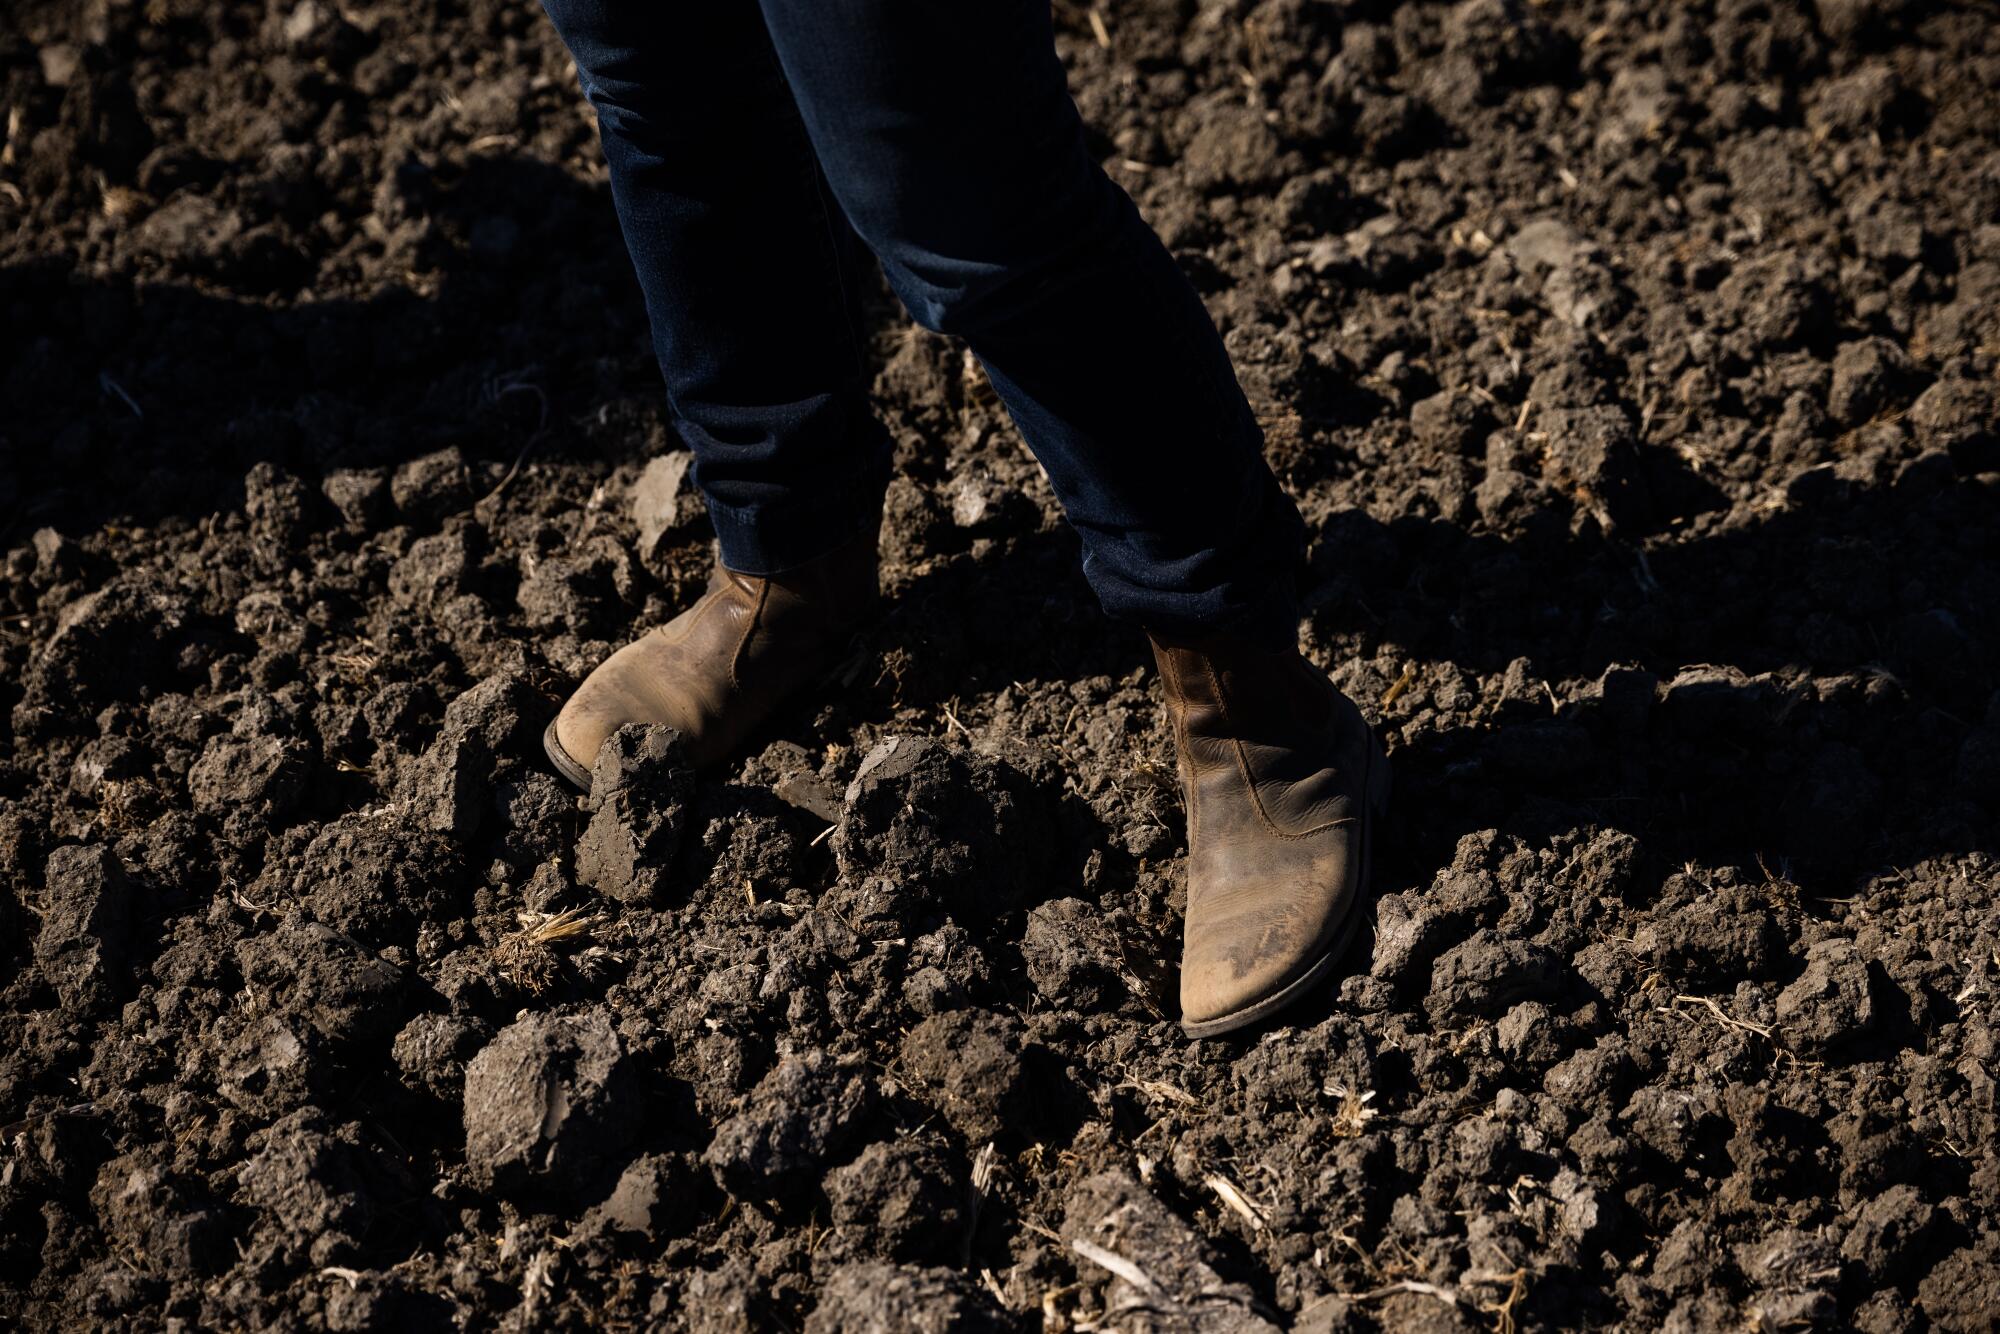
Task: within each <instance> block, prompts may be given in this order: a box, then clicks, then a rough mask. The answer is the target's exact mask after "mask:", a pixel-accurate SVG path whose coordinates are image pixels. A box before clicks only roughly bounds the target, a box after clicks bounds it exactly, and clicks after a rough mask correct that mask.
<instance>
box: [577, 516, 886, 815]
mask: <svg viewBox="0 0 2000 1334" xmlns="http://www.w3.org/2000/svg"><path fill="white" fill-rule="evenodd" d="M879 597H880V590H879V586H878V584H877V582H876V552H875V534H874V532H873V531H872V530H871V531H870V532H869V533H868V534H867V536H866V537H865V538H860V539H856V540H855V541H853V542H850V543H849V544H848V545H846V546H844V547H841V548H839V549H838V550H836V551H833V552H831V553H829V554H827V555H825V556H822V557H820V558H819V559H818V560H815V561H811V562H809V563H807V564H805V565H802V566H799V567H798V568H797V569H793V570H787V571H785V572H784V573H782V574H775V575H770V576H758V575H752V574H739V573H737V572H736V571H734V570H731V569H728V568H726V567H725V566H723V565H722V563H721V562H720V561H717V563H716V566H715V572H714V573H713V574H711V575H710V576H709V581H708V591H707V592H706V593H704V594H703V595H702V597H701V599H700V600H699V601H697V602H696V603H695V604H694V605H693V606H692V607H689V608H688V609H687V610H686V611H684V612H682V613H681V614H680V615H679V616H676V617H675V618H674V619H673V620H671V621H669V622H667V623H666V624H665V625H663V626H661V627H660V628H659V629H657V630H654V631H653V632H652V633H650V634H647V635H644V636H642V637H640V638H638V639H635V640H633V641H632V642H631V643H630V644H627V645H626V646H625V647H624V648H621V649H619V650H618V651H617V652H616V653H614V654H612V655H611V656H610V657H609V658H606V659H605V660H604V661H603V662H602V663H600V664H598V667H597V670H596V671H593V672H592V673H591V674H590V675H589V676H588V677H587V678H585V680H584V682H583V684H582V685H580V686H578V687H577V690H576V693H575V694H574V695H571V696H570V697H569V702H568V703H566V704H564V705H563V707H562V711H561V712H560V713H558V714H557V715H556V720H555V721H554V722H553V723H550V724H549V729H548V731H547V733H546V734H545V735H544V736H543V738H542V742H543V747H544V749H546V750H547V751H548V753H549V759H550V761H551V762H552V763H553V764H554V765H555V767H556V769H557V771H558V772H560V773H561V774H562V775H563V777H565V778H567V779H569V781H570V782H572V783H574V784H576V785H577V786H578V787H581V788H583V789H584V790H585V791H588V790H589V788H590V768H591V764H592V763H593V762H594V761H595V760H596V758H597V748H598V747H599V746H600V745H602V744H603V742H604V739H605V738H606V737H608V736H610V735H611V734H612V733H613V732H615V731H617V730H618V729H619V728H620V727H623V726H625V725H626V724H628V723H665V724H667V725H668V726H670V727H673V728H676V729H678V730H679V732H680V733H681V736H682V737H683V738H684V739H685V740H686V743H687V747H688V756H689V759H690V760H691V761H692V762H693V763H694V764H695V765H697V766H705V765H709V764H713V763H715V762H716V761H717V760H720V759H722V758H723V757H725V756H726V755H728V754H729V753H730V752H731V751H733V750H734V749H735V748H736V747H737V745H738V744H740V743H741V742H742V740H743V739H744V738H745V737H746V736H748V735H749V733H750V732H751V730H752V729H754V728H755V727H756V726H757V725H758V724H759V723H761V722H763V721H764V719H765V718H767V717H769V716H770V714H771V712H772V710H773V709H775V708H777V706H778V705H779V704H780V703H782V702H783V701H784V700H785V698H786V697H787V696H788V695H790V694H791V693H792V692H793V691H795V690H797V689H798V688H799V687H800V686H803V685H805V684H807V683H808V682H809V681H811V680H812V679H813V678H814V677H815V676H817V675H818V674H820V673H822V672H824V671H826V670H827V669H828V668H829V667H830V666H832V664H833V662H834V660H835V658H836V656H837V655H838V653H839V652H840V650H841V648H842V647H843V646H844V645H845V643H846V642H847V638H848V636H849V635H850V634H851V633H852V631H853V630H854V629H855V627H856V626H857V625H858V624H859V623H860V622H861V621H862V620H863V619H865V618H866V617H867V615H868V614H869V612H871V611H872V610H873V609H874V607H875V605H876V602H877V601H878V599H879Z"/></svg>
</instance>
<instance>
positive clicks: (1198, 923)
mask: <svg viewBox="0 0 2000 1334" xmlns="http://www.w3.org/2000/svg"><path fill="white" fill-rule="evenodd" d="M1153 656H1154V657H1155V659H1156V660H1157V661H1158V662H1159V665H1160V679H1161V681H1162V683H1163V684H1164V686H1165V688H1166V703H1167V716H1168V718H1169V720H1170V721H1171V722H1172V723H1173V728H1174V743H1175V746H1176V747H1177V748H1178V750H1179V752H1180V770H1181V791H1182V793H1183V795H1184V797H1185V801H1186V806H1187V833H1188V872H1187V877H1188V878H1187V919H1186V924H1185V927H1184V930H1183V941H1184V943H1183V946H1182V953H1181V1028H1182V1029H1183V1030H1185V1031H1186V1033H1187V1035H1188V1036H1189V1037H1195V1038H1201V1037H1209V1036H1212V1035H1214V1034H1217V1033H1227V1032H1229V1031H1230V1030H1232V1029H1237V1028H1242V1027H1244V1026H1245V1025H1247V1024H1251V1023H1255V1022H1256V1021H1257V1020H1259V1019H1262V1018H1264V1017H1265V1016H1266V1015H1269V1014H1271V1013H1273V1012H1275V1011H1277V1010H1279V1009H1282V1008H1283V1007H1284V1006H1286V1005H1289V1004H1291V1003H1292V1002H1293V1001H1295V1000H1297V999H1298V998H1299V997H1300V996H1302V995H1304V994H1305V993H1306V992H1308V991H1310V990H1311V989H1312V988H1313V987H1314V986H1315V985H1316V984H1318V983H1319V982H1321V981H1322V980H1323V979H1324V978H1325V977H1326V976H1327V974H1328V973H1330V972H1331V971H1332V970H1333V965H1334V962H1335V960H1337V959H1338V958H1339V956H1340V953H1341V951H1342V950H1344V949H1345V948H1346V947H1347V944H1348V942H1349V941H1351V940H1352V939H1353V937H1354V931H1355V928H1356V927H1357V926H1358V925H1359V924H1360V922H1361V917H1362V913H1361V902H1360V900H1361V894H1362V889H1363V886H1364V885H1365V883H1366V881H1367V878H1368V861H1369V853H1370V848H1371V844H1372V843H1373V841H1374V840H1373V825H1374V822H1375V821H1376V820H1377V819H1379V818H1380V816H1381V813H1382V810H1383V808H1384V807H1385V806H1386V805H1387V803H1388V795H1389V762H1388V759H1387V758H1386V757H1385V756H1384V755H1383V753H1382V747H1381V743H1380V742H1379V741H1377V740H1376V738H1375V734H1374V733H1373V732H1372V731H1371V730H1370V729H1369V727H1368V724H1367V722H1366V721H1365V720H1364V719H1363V718H1362V717H1361V711H1360V710H1359V709H1357V708H1355V707H1354V703H1353V701H1352V700H1350V699H1348V698H1347V696H1345V695H1343V694H1341V693H1340V691H1339V690H1337V689H1335V688H1334V685H1333V682H1331V681H1329V680H1327V678H1326V675H1325V674H1324V673H1323V672H1321V671H1319V670H1318V669H1316V668H1315V667H1313V665H1312V664H1311V663H1309V662H1307V661H1306V660H1305V659H1304V658H1303V657H1301V656H1300V655H1299V653H1298V652H1297V651H1296V650H1292V651H1286V652H1271V651H1268V650H1262V649H1257V648H1254V647H1250V646H1247V645H1241V644H1227V643H1223V642H1220V641H1213V642H1209V643H1203V644H1186V643H1172V642H1167V641H1163V640H1161V639H1159V638H1157V637H1156V638H1154V640H1153Z"/></svg>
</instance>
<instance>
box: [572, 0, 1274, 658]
mask: <svg viewBox="0 0 2000 1334" xmlns="http://www.w3.org/2000/svg"><path fill="white" fill-rule="evenodd" d="M544 3H545V5H546V7H547V9H548V11H549V14H550V16H551V17H552V18H553V19H554V20H555V24H556V27H557V29H558V31H559V32H560V33H561V35H562V38H563V40H564V42H565V43H566V44H567V45H568V47H569V49H570V52H571V53H572V54H573V55H574V57H575V59H576V63H577V67H578V69H579V70H580V71H581V72H582V80H583V86H584V91H585V93H586V94H587V95H588V96H589V98H590V101H591V102H592V104H593V105H594V106H595V107H596V109H597V113H598V120H599V125H600V128H601V131H602V135H603V140H604V153H605V157H606V159H607V161H608V163H609V165H610V171H611V186H612V197H613V199H614V201H615V203H616V205H617V209H618V217H619V221H620V223H621V225H622V227H623V230H624V235H625V241H626V245H627V246H628V247H629V248H630V250H631V253H632V259H633V263H634V265H635V267H636V268H637V269H638V274H639V282H640V286H641V287H642V288H643V289H644V291H645V297H646V307H647V311H648V314H649V315H650V317H651V320H652V327H653V335H654V340H655V343H656V346H657V348H658V351H659V358H660V365H661V368H662V369H663V370H664V372H665V374H666V380H667V390H668V397H669V401H670V404H671V407H672V410H673V413H674V416H675V419H676V424H677V426H678V429H679V430H680V432H681V435H682V436H683V438H684V439H685V440H686V441H687V443H688V446H689V447H690V448H691V449H692V450H693V451H694V455H695V466H694V475H695V480H696V482H697V484H698V485H699V486H700V487H701V490H702V492H703V494H704V495H705V496H706V497H707V500H708V508H709V514H710V516H711V517H712V519H713V521H714V524H715V530H716V534H717V536H718V538H719V539H720V545H721V552H722V559H723V562H724V563H725V564H726V565H728V566H730V567H731V568H732V569H737V570H741V571H743V572H745V573H749V574H773V573H777V572H780V571H782V570H784V569H786V568H789V567H791V566H794V565H798V564H801V563H803V562H805V561H808V560H810V559H812V558H813V557H815V556H818V555H821V554H823V553H825V552H827V551H830V550H832V549H833V548H834V547H836V546H838V545H840V544H841V543H843V542H845V541H847V540H848V539H850V538H853V537H855V536H857V535H858V534H860V533H861V532H863V531H864V530H866V529H868V527H869V526H870V525H872V524H873V523H875V522H876V521H877V516H878V514H879V506H880V501H881V494H882V488H883V486H884V485H885V483H886V480H887V468H888V449H887V442H886V436H885V434H884V432H883V430H882V428H881V427H880V425H879V424H878V423H877V422H876V421H875V419H874V417H873V415H872V413H871V411H870V408H869V405H868V398H867V388H868V382H867V371H866V368H865V365H864V359H863V342H862V339H863V333H862V329H861V327H860V325H859V322H858V320H857V313H856V300H855V298H856V296H857V291H856V286H857V284H856V282H855V280H854V273H855V270H854V269H853V268H852V267H851V266H850V264H849V259H850V257H851V256H852V254H854V253H855V252H856V251H857V250H858V249H859V246H863V245H865V247H866V249H867V250H868V251H872V252H873V253H874V256H875V258H876V259H878V260H879V261H880V262H881V265H882V268H883V270H884V272H885V273H886V274H887V276H888V279H889V283H890V286H891V287H892V288H893V289H894V290H895V292H896V294H897V295H898V296H899V297H900V298H901V299H902V301H903V303H904V304H905V305H906V306H908V307H909V310H910V313H911V314H912V315H913V316H914V317H915V318H916V319H917V321H918V322H919V323H921V324H923V325H924V326H925V327H927V328H930V329H934V330H938V331H940V332H943V333H948V334H953V335H956V336H958V337H960V338H963V339H964V340H965V342H966V344H967V345H968V346H969V347H970V348H971V349H972V351H973V353H974V355H976V356H977V357H978V358H979V360H980V363H981V364H982V365H983V366H984V367H985V370H986V374H987V376H988V377H989V378H990V379H991V380H992V383H993V386H994V388H995V389H996V390H997V391H998V392H999V395H1000V397H1001V399H1002V401H1003V402H1005V404H1006V405H1007V409H1008V411H1009V412H1010V413H1012V415H1013V418H1014V421H1015V423H1016V425H1018V426H1019V428H1020V430H1021V434H1022V436H1023V437H1025V439H1026V440H1027V442H1028V445H1029V446H1030V447H1031V448H1032V449H1033V450H1034V452H1035V455H1036V457H1037V458H1038V459H1040V460H1041V463H1042V466H1043V468H1044V469H1046V470H1047V472H1048V476H1049V481H1050V483H1051V484H1052V486H1053V487H1054V489H1055V492H1056V494H1057V496H1058V497H1059V498H1060V499H1061V501H1062V503H1063V507H1064V509H1065V511H1066V512H1067V515H1068V518H1069V521H1070V523H1071V524H1072V525H1073V526H1074V527H1075V529H1076V530H1077V532H1078V534H1079V535H1080V537H1081V539H1082V544H1083V552H1084V562H1083V564H1084V573H1085V575H1086V577H1087V578H1088V579H1089V581H1090V584H1091V587H1092V588H1093V589H1094V590H1095V592H1096V593H1097V596H1098V599H1099V600H1100V601H1101V602H1102V603H1103V605H1104V608H1105V610H1106V611H1108V612H1110V613H1111V614H1112V615H1114V616H1117V617H1120V618H1121V619H1127V620H1132V621H1136V622H1138V623H1139V624H1141V625H1143V626H1145V627H1146V628H1147V629H1150V630H1154V631H1158V632H1160V633H1163V634H1167V635H1170V636H1198V635H1202V634H1207V633H1213V632H1217V631H1232V632H1239V633H1245V634H1250V635H1254V636H1256V637H1258V638H1260V639H1268V640H1269V641H1271V642H1274V643H1276V642H1282V643H1284V644H1287V645H1288V644H1290V643H1291V641H1292V637H1293V635H1294V634H1295V633H1296V628H1297V619H1296V610H1295V605H1294V603H1293V600H1292V597H1293V595H1292V589H1291V578H1292V572H1293V567H1294V566H1295V565H1296V563H1297V561H1298V559H1299V553H1300V550H1301V546H1302V543H1303V525H1302V524H1301V522H1300V520H1299V516H1298V511H1297V510H1296V508H1295V507H1294V506H1293V505H1292V502H1291V501H1290V499H1289V498H1288V497H1287V496H1286V495H1285V493H1284V491H1283V490H1282V489H1281V488H1280V487H1279V486H1278V483H1277V481H1276V479H1275V478H1274V477H1273V476H1272V475H1271V471H1270V469H1269V468H1268V467H1267V466H1266V464H1265V462H1264V459H1263V453H1262V439H1261V435H1260V432H1259V430H1258V428H1257V424H1256V421H1255V419H1254V418H1253V417H1252V415H1251V412H1250V409H1249V405H1248V404H1247V403H1246V402H1245V401H1244V398H1243V393H1242V391H1241V390H1240V389H1239V388H1238V387H1237V384H1236V378H1235V374H1234V372H1233V371H1232V370H1231V368H1230V365H1229V359H1228V357H1227V355H1226V354H1225V352H1224V351H1223V347H1222V341H1221V339H1220V338H1219V337H1218V336H1217V334H1216V331H1215V326H1214V325H1213V324H1212V323H1211V322H1210V320H1209V318H1208V313H1207V311H1206V310H1205V309H1204V308H1203V307H1202V304H1201V301H1200V298H1199V297H1197V296H1196V294H1195V292H1194V290H1193V289H1192V288H1191V287H1190V286H1189V284H1188V282H1187V280H1186V278H1185V277H1184V276H1183V275H1182V274H1181V272H1180V270H1179V268H1178V267H1177V266H1176V265H1175V263H1174V261H1173V258H1172V256H1170V255H1169V254H1168V253H1167V250H1166V248H1165V247H1164V246H1163V245H1162V244H1161V243H1160V241H1159V238H1157V237H1156V236H1154V234H1153V232H1152V231H1151V229H1149V228H1148V227H1147V226H1146V224H1145V222H1144V221H1143V220H1142V219H1141V218H1140V216H1139V213H1138V210H1137V209H1136V208H1135V207H1134V206H1133V204H1132V201H1131V200H1130V199H1129V198H1128V197H1127V196H1126V194H1125V192H1124V191H1122V190H1120V189H1119V188H1118V187H1117V186H1116V185H1115V184H1113V183H1112V181H1111V180H1110V179H1109V178H1108V177H1106V176H1105V174H1104V172H1103V171H1102V170H1101V169H1100V168H1099V166H1098V164H1097V162H1096V161H1095V160H1094V159H1093V158H1092V157H1091V155H1090V153H1089V151H1088V149H1087V148H1086V146H1085V143H1084V137H1083V127H1082V123H1081V121H1080V119H1079V117H1078V116H1077V112H1076V107H1075V105H1074V104H1073V103H1072V102H1071V101H1070V98H1069V92H1068V89H1067V87H1066V86H1065V83H1064V76H1063V68H1062V64H1061V62H1060V61H1059V60H1058V59H1057V57H1056V54H1055V47H1054V35H1053V32H1052V30H1051V25H1050V17H1049V4H1048V0H544Z"/></svg>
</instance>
